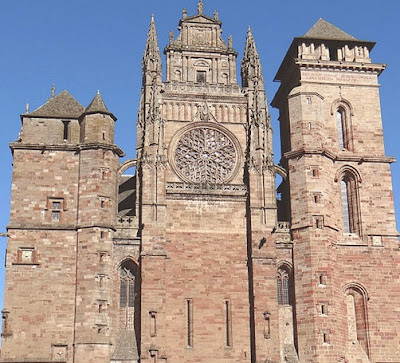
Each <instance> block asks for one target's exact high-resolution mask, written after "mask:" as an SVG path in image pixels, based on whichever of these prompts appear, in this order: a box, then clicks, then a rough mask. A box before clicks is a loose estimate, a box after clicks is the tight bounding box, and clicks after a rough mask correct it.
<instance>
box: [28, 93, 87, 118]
mask: <svg viewBox="0 0 400 363" xmlns="http://www.w3.org/2000/svg"><path fill="white" fill-rule="evenodd" d="M84 110H85V108H84V107H83V106H82V105H81V104H80V103H79V102H78V101H77V100H76V99H75V98H74V97H72V96H71V95H70V94H69V93H68V91H66V90H64V91H62V92H61V93H59V94H58V95H57V96H54V97H52V98H50V99H49V100H48V101H47V102H46V103H45V104H44V105H42V106H40V107H39V108H37V109H36V110H35V111H33V112H31V113H29V114H28V115H29V116H36V117H50V118H79V116H80V115H82V113H83V111H84Z"/></svg>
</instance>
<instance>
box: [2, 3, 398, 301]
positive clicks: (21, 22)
mask: <svg viewBox="0 0 400 363" xmlns="http://www.w3.org/2000/svg"><path fill="white" fill-rule="evenodd" d="M204 4H205V13H206V14H208V15H212V13H213V11H214V9H217V10H218V11H219V15H220V20H221V21H222V22H223V30H224V32H223V37H224V39H225V40H226V39H227V38H228V36H229V35H230V34H231V35H232V36H233V39H234V48H235V49H236V50H237V51H238V52H239V57H238V59H239V60H240V59H241V57H242V55H243V48H244V40H245V36H246V30H247V27H248V25H251V27H252V30H253V34H254V37H255V39H256V42H257V47H258V51H259V53H260V58H261V61H262V64H263V71H264V79H265V83H266V84H265V85H266V90H267V96H268V99H269V101H271V100H272V98H273V96H274V94H275V91H276V90H277V87H278V84H277V83H274V82H273V78H274V75H275V73H276V71H277V70H278V67H279V65H280V63H281V61H282V59H283V57H284V55H285V53H286V51H287V49H288V47H289V45H290V43H291V41H292V39H293V37H295V36H300V35H304V34H305V33H306V32H307V31H308V29H309V28H310V27H311V26H312V25H313V24H314V23H315V22H316V21H317V20H318V19H319V18H320V17H322V18H324V19H326V20H328V21H329V22H331V23H333V24H335V25H336V26H338V27H339V28H341V29H343V30H344V31H346V32H348V33H350V34H351V35H353V36H355V37H356V38H359V39H363V40H371V41H376V42H377V45H376V47H375V49H374V50H373V52H372V53H371V57H372V59H373V61H374V62H376V63H387V64H388V67H387V69H386V70H385V71H384V73H383V74H382V75H381V77H380V84H381V85H382V87H381V101H382V117H383V126H384V133H385V145H386V154H387V155H389V156H395V157H397V158H399V157H400V142H399V136H400V126H399V124H398V112H397V110H398V107H397V106H398V103H399V99H398V98H399V88H398V87H399V86H398V85H399V84H400V69H399V67H400V64H399V61H398V60H399V59H400V50H399V46H398V36H399V35H400V34H399V32H398V24H397V23H398V21H399V19H398V16H399V14H400V1H397V0H379V1H378V0H368V1H365V0H347V1H327V0H304V1H298V0H285V1H266V0H248V1H243V0H204ZM184 7H185V8H187V9H188V13H189V15H191V14H194V13H195V12H196V7H197V0H147V1H139V0H68V1H61V0H35V1H32V0H1V1H0V42H1V47H0V49H1V57H0V75H1V77H0V79H1V81H0V109H1V112H2V117H1V118H2V120H1V125H2V129H1V133H0V155H1V158H0V161H1V167H2V176H1V178H0V196H1V202H0V232H4V231H5V229H6V225H7V223H8V218H9V205H10V189H11V172H12V167H11V164H12V157H11V153H10V150H9V148H8V142H10V141H13V140H15V139H16V138H17V137H18V132H19V129H20V118H19V115H20V114H22V113H24V110H25V104H26V103H27V102H29V104H30V110H31V111H32V110H34V109H35V108H37V107H39V106H40V105H42V104H43V103H44V102H45V101H46V100H47V99H48V97H49V96H50V89H51V85H52V84H53V83H54V84H55V85H56V92H57V93H59V92H61V91H62V90H63V89H67V90H68V91H69V92H70V93H71V94H72V95H73V96H74V97H75V98H76V99H77V100H78V101H79V102H81V103H82V104H83V105H84V106H85V107H86V106H87V105H88V104H89V102H90V101H91V99H92V98H93V97H94V95H95V94H96V92H97V90H98V89H100V91H101V94H102V96H103V98H104V100H105V102H106V104H107V106H108V108H109V110H110V111H111V112H113V113H114V114H115V116H116V117H117V118H118V121H117V124H116V140H115V141H116V144H117V145H118V146H120V147H121V148H122V149H123V150H124V151H125V153H126V154H127V157H129V158H132V157H134V156H135V142H136V136H135V123H136V117H137V109H138V101H139V92H140V86H141V57H142V52H143V50H144V45H145V40H146V35H147V30H148V25H149V21H150V17H151V14H154V16H155V19H156V24H157V30H158V35H159V42H160V47H161V49H163V47H164V46H165V45H166V44H167V43H168V33H169V31H170V30H171V29H173V30H174V32H175V34H177V25H178V21H179V19H180V17H181V15H182V9H183V8H184ZM270 111H271V116H272V119H273V122H274V130H275V138H274V142H275V144H274V150H275V154H276V155H277V159H279V142H278V140H279V128H278V124H277V117H278V115H277V112H276V110H273V109H270ZM392 172H393V184H394V197H395V204H396V211H397V216H398V220H399V221H400V166H399V164H394V165H393V166H392ZM399 223H400V222H398V227H400V224H399ZM5 248H6V239H5V238H1V239H0V266H1V267H0V301H1V303H2V301H3V295H2V294H3V288H2V286H3V277H4V268H3V266H4V263H3V262H2V261H4V251H5Z"/></svg>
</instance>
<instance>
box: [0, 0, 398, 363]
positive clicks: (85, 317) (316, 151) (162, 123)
mask: <svg viewBox="0 0 400 363" xmlns="http://www.w3.org/2000/svg"><path fill="white" fill-rule="evenodd" d="M221 25H222V23H221V21H220V19H219V14H218V13H217V12H214V14H213V15H210V14H207V12H205V10H204V5H203V2H202V0H200V1H199V2H198V6H197V12H196V14H194V15H191V14H188V12H187V11H186V10H183V12H182V17H181V19H180V20H179V26H178V30H179V33H178V34H175V35H174V34H173V32H171V33H170V35H169V44H167V45H166V46H165V48H164V55H165V64H164V72H163V66H162V63H163V62H164V61H163V60H162V56H161V52H160V47H159V44H158V40H157V33H156V24H155V21H154V19H153V18H152V20H151V22H150V28H149V31H148V36H147V41H146V46H145V52H144V55H143V61H142V85H141V98H140V104H139V113H138V119H137V150H136V158H135V159H130V160H127V161H124V162H120V158H121V157H123V156H124V153H123V151H122V150H121V149H120V148H119V147H118V146H117V145H115V144H114V131H115V126H116V125H117V124H116V121H117V119H116V117H115V116H114V114H113V113H112V112H111V111H109V110H108V108H107V106H106V105H105V103H104V101H103V99H102V97H101V95H100V93H97V94H96V95H95V97H94V98H93V100H92V102H91V103H90V104H89V105H88V106H87V107H86V108H85V107H84V106H82V105H81V104H80V103H79V102H78V101H77V100H76V99H75V98H73V97H72V96H71V95H70V94H69V93H68V92H67V91H62V92H61V93H58V94H56V93H55V90H54V89H53V90H52V94H51V98H50V99H49V100H48V101H47V102H45V103H44V104H43V105H42V106H41V107H39V108H37V109H36V110H34V111H32V112H29V110H27V112H26V113H25V114H23V115H21V122H22V126H21V133H20V136H19V138H18V140H17V141H15V142H12V143H10V148H11V152H12V154H13V180H12V197H11V210H10V220H9V225H8V246H7V253H6V283H5V300H4V308H3V310H2V322H3V324H2V333H1V337H2V343H1V356H0V362H14V363H17V362H21V363H22V362H35V363H56V362H65V363H87V362H88V363H110V362H113V363H137V362H140V363H182V362H187V363H199V362H203V363H233V362H243V363H244V362H248V363H283V362H291V363H295V362H301V363H339V362H341V363H358V362H360V363H367V362H375V363H384V362H385V363H386V362H393V363H394V362H400V329H399V327H400V308H399V303H400V271H399V268H398V267H399V266H400V250H399V241H398V236H399V233H398V232H397V230H396V221H395V214H394V204H393V196H392V181H391V171H390V164H391V163H393V162H394V161H395V159H394V158H392V157H389V156H386V155H385V151H384V144H383V130H382V120H381V110H380V99H379V83H378V76H379V75H380V74H381V72H382V71H383V70H384V68H385V65H384V64H377V63H373V62H372V60H371V57H370V53H371V50H372V49H373V47H374V45H375V43H374V42H370V41H363V40H359V39H356V38H355V37H353V36H351V35H349V34H347V33H346V32H344V31H342V30H340V29H338V28H337V27H335V26H334V25H332V24H330V23H328V22H327V21H325V20H323V19H320V20H318V22H317V23H316V24H314V25H313V26H312V27H311V29H310V30H309V31H308V32H307V33H306V34H305V35H303V36H298V37H296V38H294V40H293V42H292V43H291V44H290V45H289V48H288V51H287V53H286V56H285V58H284V59H283V61H282V64H281V66H280V68H279V69H278V70H277V73H276V76H275V81H278V82H280V87H279V89H278V91H277V93H276V94H275V96H274V97H273V99H272V102H271V106H272V107H274V108H277V109H278V110H279V123H280V138H281V160H280V162H279V164H276V163H275V162H274V157H273V156H274V152H273V147H272V127H271V119H270V115H269V110H268V103H267V99H266V92H265V88H264V79H263V73H262V66H261V63H260V59H259V56H258V53H257V48H256V42H255V39H254V37H253V34H252V32H251V29H250V28H249V29H248V32H247V39H246V43H245V47H244V49H245V50H244V54H243V57H242V58H241V59H240V70H238V69H237V57H238V53H237V52H236V50H235V49H234V48H233V41H232V38H231V37H229V38H228V39H225V40H224V39H223V38H222V36H221V32H222V29H221ZM310 25H311V24H310ZM239 71H240V75H239V74H238V73H239ZM163 73H165V74H163ZM138 86H139V85H138ZM276 131H277V130H276ZM278 176H279V180H282V182H281V183H280V185H278V186H276V180H277V177H278Z"/></svg>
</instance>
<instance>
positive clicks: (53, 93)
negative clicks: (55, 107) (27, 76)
mask: <svg viewBox="0 0 400 363" xmlns="http://www.w3.org/2000/svg"><path fill="white" fill-rule="evenodd" d="M55 95H56V86H55V84H54V83H53V85H52V86H51V98H53V97H54V96H55Z"/></svg>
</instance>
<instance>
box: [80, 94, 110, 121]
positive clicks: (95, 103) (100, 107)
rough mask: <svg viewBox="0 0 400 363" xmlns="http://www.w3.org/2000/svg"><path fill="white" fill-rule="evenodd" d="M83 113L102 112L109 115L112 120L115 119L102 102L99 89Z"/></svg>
mask: <svg viewBox="0 0 400 363" xmlns="http://www.w3.org/2000/svg"><path fill="white" fill-rule="evenodd" d="M83 113H84V114H85V115H86V114H90V113H102V114H105V115H109V116H111V118H112V119H113V120H114V121H117V118H116V117H115V116H114V115H113V114H112V113H111V112H110V111H108V108H107V106H106V104H105V103H104V101H103V97H101V95H100V92H99V91H97V94H96V96H94V98H93V100H92V102H90V103H89V106H88V107H86V109H85V111H84V112H83Z"/></svg>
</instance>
